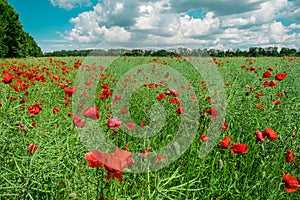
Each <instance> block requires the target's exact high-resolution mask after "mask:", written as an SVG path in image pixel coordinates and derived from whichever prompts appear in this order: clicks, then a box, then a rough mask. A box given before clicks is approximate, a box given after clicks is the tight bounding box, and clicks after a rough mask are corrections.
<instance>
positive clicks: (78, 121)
mask: <svg viewBox="0 0 300 200" xmlns="http://www.w3.org/2000/svg"><path fill="white" fill-rule="evenodd" d="M73 123H74V125H75V126H77V127H79V128H83V127H84V126H85V125H86V123H85V122H84V121H82V120H81V119H80V117H79V115H75V116H74V119H73Z"/></svg>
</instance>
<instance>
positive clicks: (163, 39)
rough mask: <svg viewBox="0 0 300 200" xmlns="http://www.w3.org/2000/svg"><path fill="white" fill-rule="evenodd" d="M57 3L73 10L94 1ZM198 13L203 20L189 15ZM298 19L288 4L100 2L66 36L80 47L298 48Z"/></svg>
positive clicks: (298, 8)
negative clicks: (284, 20) (195, 11)
mask: <svg viewBox="0 0 300 200" xmlns="http://www.w3.org/2000/svg"><path fill="white" fill-rule="evenodd" d="M52 1H54V0H51V2H52ZM56 2H72V3H71V4H72V5H73V6H74V5H78V2H81V3H88V2H89V1H88V0H86V1H79V0H77V1H76V0H73V1H63V0H61V1H56ZM75 2H77V4H76V3H75ZM65 5H67V4H65ZM69 8H71V6H69ZM197 9H198V10H199V13H200V12H201V13H200V14H199V13H198V16H194V15H193V14H190V11H192V10H197ZM299 14H300V4H299V1H298V2H297V1H294V2H291V1H288V0H269V1H262V0H244V1H240V0H210V1H199V0H181V1H178V0H153V1H151V2H150V1H146V0H139V1H138V0H101V1H99V2H98V3H97V4H96V5H95V6H94V7H93V8H92V9H91V10H90V11H88V12H83V13H80V14H79V15H77V16H75V17H74V18H72V19H70V23H72V24H73V28H72V29H71V30H66V32H64V33H62V37H63V39H65V40H66V41H69V42H70V43H71V44H74V45H75V44H77V45H78V48H81V47H82V48H85V47H87V46H89V45H90V47H94V46H97V45H98V46H99V45H101V44H103V42H105V43H106V47H108V48H114V47H115V46H118V47H119V46H124V47H129V48H135V47H137V48H147V47H153V48H154V47H158V48H159V47H161V48H167V47H180V46H188V47H192V46H193V47H196V48H216V47H217V48H224V49H228V48H231V49H232V48H240V49H247V48H249V47H251V46H263V47H264V46H282V45H283V46H287V47H295V46H297V45H298V46H299V45H300V42H299V41H300V35H299V33H297V32H295V31H294V30H297V29H299V27H300V22H299V21H296V20H297V19H299V16H300V15H299ZM280 17H286V18H289V19H290V20H292V22H293V23H292V24H290V25H284V24H283V23H282V22H280V21H277V19H278V18H280Z"/></svg>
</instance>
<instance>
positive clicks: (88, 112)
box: [82, 106, 100, 120]
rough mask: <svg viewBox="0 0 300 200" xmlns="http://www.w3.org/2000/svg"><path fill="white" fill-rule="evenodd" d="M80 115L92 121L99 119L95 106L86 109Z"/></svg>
mask: <svg viewBox="0 0 300 200" xmlns="http://www.w3.org/2000/svg"><path fill="white" fill-rule="evenodd" d="M82 115H83V116H84V117H87V118H90V119H92V120H98V119H99V117H100V115H99V112H98V107H97V106H95V107H92V108H86V109H85V110H84V111H83V113H82Z"/></svg>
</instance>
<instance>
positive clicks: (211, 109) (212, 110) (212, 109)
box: [205, 107, 219, 120]
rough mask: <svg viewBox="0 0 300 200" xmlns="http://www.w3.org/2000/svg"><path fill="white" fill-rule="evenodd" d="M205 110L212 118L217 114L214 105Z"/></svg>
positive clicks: (214, 118)
mask: <svg viewBox="0 0 300 200" xmlns="http://www.w3.org/2000/svg"><path fill="white" fill-rule="evenodd" d="M205 112H206V113H208V114H210V115H211V117H212V119H213V120H216V119H217V116H218V114H219V113H218V111H217V109H215V108H214V107H213V108H209V109H206V111H205Z"/></svg>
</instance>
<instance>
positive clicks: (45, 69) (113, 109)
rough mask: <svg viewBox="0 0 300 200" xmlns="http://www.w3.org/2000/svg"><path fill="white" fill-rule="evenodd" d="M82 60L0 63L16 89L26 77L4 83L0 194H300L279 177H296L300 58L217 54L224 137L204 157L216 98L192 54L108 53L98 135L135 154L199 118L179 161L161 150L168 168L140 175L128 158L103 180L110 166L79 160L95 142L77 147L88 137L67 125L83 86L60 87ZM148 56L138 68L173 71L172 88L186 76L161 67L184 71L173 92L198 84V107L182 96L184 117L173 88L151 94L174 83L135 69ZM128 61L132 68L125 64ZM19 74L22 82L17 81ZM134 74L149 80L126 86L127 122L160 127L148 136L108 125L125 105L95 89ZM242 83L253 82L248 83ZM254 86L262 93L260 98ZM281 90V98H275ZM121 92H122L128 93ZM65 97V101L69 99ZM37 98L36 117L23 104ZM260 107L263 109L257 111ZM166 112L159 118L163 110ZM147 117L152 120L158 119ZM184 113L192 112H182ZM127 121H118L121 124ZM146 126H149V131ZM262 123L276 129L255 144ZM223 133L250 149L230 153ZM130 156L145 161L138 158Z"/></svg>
mask: <svg viewBox="0 0 300 200" xmlns="http://www.w3.org/2000/svg"><path fill="white" fill-rule="evenodd" d="M101 59H103V58H95V63H94V64H90V68H91V69H92V68H93V67H96V68H99V69H100V63H103V61H102V60H101ZM193 59H195V58H193ZM207 59H208V58H207ZM78 60H83V61H84V59H83V58H52V59H50V58H39V59H7V60H3V61H1V63H0V64H1V65H2V67H1V69H2V70H1V71H8V72H9V74H11V75H13V76H14V79H13V80H12V83H11V84H13V85H16V86H18V87H19V88H20V86H21V85H22V84H29V87H28V89H27V90H22V89H21V90H20V91H18V92H17V91H15V90H14V89H13V88H12V87H11V86H10V84H5V83H4V82H1V83H0V85H1V88H0V102H1V107H0V128H1V133H0V149H1V154H0V163H1V165H0V199H99V198H100V197H104V198H105V199H298V198H299V197H300V194H299V191H296V192H294V193H288V192H286V190H285V186H284V182H283V181H282V172H284V173H286V174H291V175H293V176H295V177H299V176H300V171H299V168H298V165H299V159H298V157H299V156H300V154H299V152H300V145H299V144H300V139H299V126H300V122H299V118H300V116H299V115H300V95H299V83H300V77H299V70H300V66H299V64H300V60H299V58H252V59H246V58H234V57H233V58H221V59H216V60H215V61H214V63H215V67H216V68H217V69H218V71H219V73H220V75H221V77H222V80H221V81H222V83H223V85H222V87H224V89H225V91H226V105H227V106H226V117H225V118H224V119H219V120H221V121H225V122H227V123H228V127H227V129H226V130H225V131H221V132H220V133H216V134H220V135H219V138H218V140H217V142H216V144H215V146H214V147H213V149H212V150H211V151H210V152H209V153H208V154H207V155H206V156H205V157H203V158H201V154H200V152H201V148H202V147H203V145H204V144H205V142H204V141H202V140H201V139H200V136H201V135H202V134H208V133H207V130H208V128H209V127H210V126H212V124H210V121H211V120H212V119H211V116H210V115H209V114H207V113H206V112H205V111H206V109H208V108H210V107H212V106H213V103H212V102H211V101H207V97H209V96H210V95H211V93H210V92H209V86H210V85H209V84H208V86H207V87H206V88H205V87H204V83H203V82H202V81H203V80H205V77H204V76H203V74H202V75H201V74H199V73H198V72H197V70H195V69H194V68H193V67H192V65H191V64H190V62H189V59H187V60H184V59H183V58H157V59H153V58H141V57H140V58H123V57H121V58H117V59H116V60H114V61H113V62H112V63H111V64H110V65H109V66H108V68H107V69H106V71H104V72H103V76H100V74H98V78H99V77H100V78H99V82H97V83H96V84H97V90H96V93H95V96H94V97H93V98H95V102H94V103H95V105H96V106H97V107H98V108H99V114H100V118H99V120H98V121H97V123H98V124H99V127H100V128H101V129H102V132H103V134H104V135H105V136H106V137H107V138H109V140H110V141H111V142H112V143H114V144H115V145H117V146H119V147H120V148H121V149H125V145H128V150H129V151H130V152H134V153H135V155H140V153H141V152H142V151H143V150H146V149H147V148H148V147H151V151H150V152H156V151H159V149H160V148H162V147H164V146H166V145H167V144H168V143H170V142H171V141H172V140H173V139H174V138H176V133H177V132H178V130H179V129H180V127H181V126H182V125H181V124H180V120H181V119H182V117H185V115H184V114H185V113H188V112H191V113H193V114H194V113H196V112H197V114H198V115H199V118H195V121H194V123H195V124H196V132H195V134H194V135H193V136H195V137H191V138H188V139H189V140H191V144H190V145H189V146H188V148H187V150H186V151H184V152H183V151H180V155H179V156H178V157H179V158H178V159H176V160H175V161H174V162H168V158H170V159H171V156H170V155H169V157H168V155H167V154H166V155H162V156H166V161H163V162H161V163H160V164H162V165H163V164H164V162H165V163H167V166H165V167H164V168H161V169H158V170H156V171H151V172H145V173H134V172H135V171H134V170H133V169H135V168H134V166H133V167H128V170H130V169H131V171H132V173H130V172H124V173H123V182H122V183H120V182H119V180H118V179H110V180H109V181H107V180H106V176H107V172H106V171H105V170H103V168H91V167H89V166H88V162H87V160H86V159H85V154H86V153H88V152H90V151H91V149H90V148H88V147H87V146H86V145H83V143H84V142H82V140H81V139H80V137H79V135H80V134H78V132H80V128H76V126H74V124H73V118H74V115H75V114H76V112H77V111H78V109H77V108H76V107H75V109H74V104H73V107H72V101H73V102H75V103H78V101H81V100H80V98H81V97H80V95H83V91H81V90H80V89H79V87H77V90H76V92H75V94H76V95H75V94H74V96H73V97H67V95H66V94H65V93H64V91H65V90H64V89H62V87H64V86H62V84H68V85H66V88H71V87H73V86H74V84H75V82H76V81H78V77H77V78H76V75H77V73H78V71H79V68H80V67H79V68H77V67H76V64H75V65H74V63H75V62H76V61H78ZM144 64H146V65H145V66H144V68H145V69H146V68H147V69H148V68H149V67H150V68H149V69H151V72H152V73H153V74H155V75H157V74H158V73H157V72H161V74H160V75H159V76H158V75H157V77H159V79H158V80H160V79H161V80H170V78H171V81H170V84H172V83H174V84H175V85H176V86H182V84H179V83H181V81H183V78H182V77H181V78H180V79H179V80H177V81H176V80H174V79H172V78H178V77H179V75H178V76H177V77H172V75H174V73H175V72H174V73H173V72H172V73H171V71H170V75H169V77H167V76H166V73H167V72H168V70H169V68H167V67H166V65H168V66H170V67H171V68H172V69H174V70H176V71H177V72H178V73H179V74H180V75H182V76H183V77H184V78H185V79H186V82H184V84H186V85H184V86H185V87H184V88H183V87H182V88H180V87H179V88H177V89H178V90H179V91H180V94H181V96H179V97H180V98H181V100H182V99H184V96H185V97H186V96H188V97H189V98H187V99H190V97H192V93H193V92H194V93H195V94H196V96H197V99H198V101H197V102H196V105H197V107H198V110H196V111H193V110H192V111H190V110H188V106H189V105H191V104H193V102H194V101H188V100H186V102H184V100H182V105H184V106H185V111H184V114H182V115H180V114H178V113H176V109H177V108H178V107H183V106H182V105H181V106H178V105H177V104H171V103H170V100H169V99H170V98H172V96H167V95H165V99H162V100H161V101H158V100H157V96H158V95H159V94H163V93H165V91H166V90H168V89H171V88H169V87H168V86H165V85H163V84H159V85H157V86H155V83H159V81H157V82H156V81H155V82H153V81H152V80H151V76H150V74H151V72H150V71H149V72H147V73H146V72H145V73H143V72H141V74H140V75H136V77H135V76H133V74H134V72H135V73H137V71H136V66H141V65H144ZM243 65H244V66H246V67H247V68H251V67H254V68H255V70H254V69H252V70H246V69H244V68H242V67H241V66H243ZM270 67H272V68H273V71H271V72H270V73H271V74H272V76H271V77H270V78H262V75H263V73H264V72H266V71H268V68H270ZM132 69H133V70H135V71H133V72H131V71H130V70H132ZM152 70H154V72H153V71H152ZM284 71H286V72H287V76H286V78H285V79H284V80H282V81H276V82H277V84H276V86H275V87H264V86H263V83H264V81H266V80H268V81H271V80H274V79H275V78H274V77H275V75H276V74H279V73H284ZM25 72H26V73H25ZM162 72H164V73H162ZM126 73H131V77H130V78H129V77H128V76H127V75H128V74H127V75H126V76H125V75H124V74H126ZM36 74H38V75H36ZM41 74H43V75H44V78H43V77H41ZM54 75H57V76H59V77H60V79H59V80H56V79H55V77H54ZM88 75H91V77H88V78H89V79H88V80H97V78H96V79H93V78H95V77H97V76H95V73H91V74H88ZM1 76H2V72H1ZM1 76H0V77H1ZM143 76H144V77H145V76H150V78H149V80H150V81H145V79H143V78H141V79H138V77H143ZM18 77H20V80H22V81H18ZM124 77H125V78H124ZM126 79H130V80H126ZM135 79H136V80H138V82H139V81H140V82H141V81H142V82H143V83H144V82H146V83H145V84H142V85H139V86H140V87H139V88H137V89H136V90H133V91H132V95H131V96H130V98H128V99H126V101H127V102H126V106H127V107H126V109H127V110H128V112H130V114H131V121H130V122H133V123H135V124H136V127H139V128H141V127H140V126H139V125H140V123H141V122H144V123H145V128H142V129H138V130H140V131H142V132H143V131H144V132H146V130H147V131H150V130H152V131H156V130H158V131H156V132H154V133H153V135H152V136H151V137H149V138H145V137H135V135H134V134H137V132H134V131H133V132H127V131H126V129H119V130H116V131H113V130H110V129H109V128H108V127H107V121H108V120H109V119H110V118H112V117H116V115H117V114H118V113H117V112H118V109H119V108H121V107H118V105H120V104H114V103H113V102H112V99H113V97H114V95H112V96H108V98H106V99H104V100H102V99H100V98H99V97H98V94H100V93H101V92H102V91H103V88H101V86H103V84H105V83H106V84H107V85H108V87H109V89H110V91H111V92H112V93H113V94H115V93H116V92H118V87H117V86H118V84H119V86H120V85H121V86H124V85H122V84H129V86H133V85H135V83H134V81H133V80H135ZM88 80H87V81H88ZM118 81H119V82H118ZM17 82H18V83H19V84H17ZM178 82H179V83H178ZM206 82H209V80H208V81H206ZM216 82H217V81H216ZM58 83H60V84H58ZM189 83H191V84H192V85H189ZM226 83H227V84H226ZM149 84H153V85H149ZM136 85H138V84H136ZM76 86H77V85H75V86H74V87H76ZM246 86H247V87H250V86H252V89H249V88H247V87H246ZM188 88H193V90H188ZM119 91H120V92H122V91H123V92H124V91H125V92H126V91H129V89H128V88H125V87H124V88H123V89H122V87H121V88H120V90H119ZM191 91H192V92H191ZM259 92H260V93H262V94H264V96H260V97H258V95H257V94H259ZM278 92H280V93H281V94H282V96H281V95H279V96H278ZM215 93H217V92H215ZM123 96H126V95H125V93H124V94H123ZM280 96H281V97H280ZM14 98H16V99H14ZM22 98H26V101H25V102H22V103H20V101H21V100H22ZM78 99H79V100H78ZM67 100H69V103H68V102H66V101H67ZM123 100H124V99H123ZM213 100H214V99H212V101H213ZM272 100H280V104H279V105H275V104H273V103H272ZM23 101H24V100H23ZM184 103H185V104H184ZM219 103H222V102H219ZM34 104H39V105H40V106H41V108H42V109H41V111H40V112H39V113H38V114H36V115H35V116H31V115H30V114H29V112H28V106H33V105H34ZM262 104H263V105H264V106H262ZM153 105H155V106H154V107H153ZM259 105H260V107H264V108H261V109H259V108H258V107H259ZM122 106H124V105H123V104H122ZM54 107H57V108H59V111H58V113H56V114H53V108H54ZM151 107H152V108H159V109H161V108H164V111H162V110H159V109H158V111H161V112H153V113H151V112H152V111H153V110H151ZM79 110H80V109H79ZM154 111H155V109H154ZM224 111H225V110H224ZM69 112H72V116H68V113H69ZM219 112H221V110H219ZM224 113H225V112H224ZM163 114H164V117H160V116H163ZM198 115H197V116H198ZM126 119H128V118H126ZM153 119H155V120H156V121H155V122H154V121H153ZM187 119H189V116H188V115H187ZM33 122H35V123H36V125H35V126H34V127H33V124H32V123H33ZM126 123H127V122H125V121H123V125H122V127H123V128H124V127H125V126H126ZM153 124H154V125H153ZM155 124H156V125H157V126H155ZM195 124H194V126H193V127H195ZM152 125H153V126H152ZM147 126H149V127H152V128H151V129H147V128H146V127H147ZM159 127H160V128H161V129H159ZM267 128H272V129H273V130H274V131H275V132H276V133H277V134H278V139H277V140H269V139H268V138H265V139H266V141H265V142H259V143H256V136H255V131H257V130H260V131H263V130H265V129H267ZM225 136H230V137H231V140H232V144H233V143H243V144H246V145H247V146H248V151H247V152H246V153H238V154H231V152H230V148H228V149H224V148H221V146H220V144H219V142H220V141H222V140H223V138H224V137H225ZM211 137H212V136H211ZM182 140H183V138H180V141H182ZM91 141H92V140H90V141H89V142H91ZM186 143H188V142H185V144H186ZM28 144H36V145H38V149H37V151H36V152H35V153H33V154H30V153H29V152H28V146H27V145H28ZM232 144H231V146H232ZM178 148H180V147H178ZM288 150H293V155H294V156H296V160H295V162H294V163H291V162H289V163H288V162H286V152H287V151H288ZM175 152H176V147H175ZM164 153H166V152H164ZM167 153H168V152H167ZM181 153H182V155H181ZM134 159H137V157H134ZM148 161H149V160H148ZM135 162H136V164H138V163H139V164H141V163H142V162H138V161H137V160H135ZM145 163H148V162H147V161H145ZM149 163H151V162H150V161H149Z"/></svg>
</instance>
